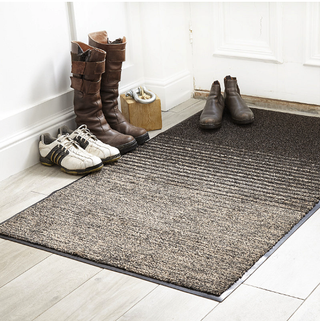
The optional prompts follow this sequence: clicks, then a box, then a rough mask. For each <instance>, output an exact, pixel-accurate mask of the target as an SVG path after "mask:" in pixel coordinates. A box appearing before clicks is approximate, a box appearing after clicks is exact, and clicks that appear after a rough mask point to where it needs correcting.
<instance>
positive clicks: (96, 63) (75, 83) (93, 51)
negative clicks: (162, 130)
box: [71, 41, 137, 154]
mask: <svg viewBox="0 0 320 321" xmlns="http://www.w3.org/2000/svg"><path fill="white" fill-rule="evenodd" d="M71 44H72V47H71V60H72V70H71V72H72V74H73V76H72V77H71V87H72V88H73V89H74V111H75V114H76V123H77V126H80V125H82V124H85V125H87V127H88V128H89V129H90V131H91V132H92V133H93V134H94V135H95V136H97V138H98V139H100V140H101V141H102V142H103V143H105V144H108V145H111V146H114V147H116V148H118V149H119V151H120V153H121V154H125V153H127V152H129V151H132V150H134V149H135V148H136V147H137V142H136V140H135V139H134V137H132V136H129V135H123V134H121V133H119V132H117V131H115V130H113V129H111V127H110V126H109V124H108V123H107V121H106V119H105V117H104V115H103V112H102V102H101V96H100V86H101V75H102V74H103V73H104V71H105V57H106V53H105V52H104V51H103V50H100V49H97V48H93V47H91V46H88V45H86V44H85V43H82V42H79V41H72V43H71Z"/></svg>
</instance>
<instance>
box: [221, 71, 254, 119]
mask: <svg viewBox="0 0 320 321" xmlns="http://www.w3.org/2000/svg"><path fill="white" fill-rule="evenodd" d="M224 87H225V90H224V98H225V107H226V109H227V110H228V111H229V112H230V114H231V118H232V120H233V122H235V123H237V124H250V123H252V122H253V121H254V115H253V112H252V111H251V109H250V108H249V107H248V106H247V104H246V102H245V101H244V100H243V99H242V97H241V95H240V89H239V86H238V83H237V78H235V77H231V76H226V77H225V78H224Z"/></svg>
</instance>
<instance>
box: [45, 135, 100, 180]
mask: <svg viewBox="0 0 320 321" xmlns="http://www.w3.org/2000/svg"><path fill="white" fill-rule="evenodd" d="M39 152H40V162H41V164H42V165H46V166H53V165H54V164H56V165H58V166H60V167H61V170H62V171H63V172H66V173H68V174H75V175H81V174H88V173H91V172H94V171H98V170H100V169H101V168H102V167H103V163H102V162H101V159H100V158H99V157H96V156H93V155H91V154H89V153H87V152H86V151H85V150H83V149H82V148H81V147H80V146H79V144H78V143H77V142H75V141H74V140H73V139H71V138H70V137H69V135H61V136H60V137H59V138H55V137H52V136H51V135H50V134H43V135H41V136H40V141H39Z"/></svg>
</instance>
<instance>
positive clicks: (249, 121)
mask: <svg viewBox="0 0 320 321" xmlns="http://www.w3.org/2000/svg"><path fill="white" fill-rule="evenodd" d="M231 119H232V121H233V122H234V123H235V124H239V125H248V124H251V123H253V122H254V119H250V120H236V119H234V118H231Z"/></svg>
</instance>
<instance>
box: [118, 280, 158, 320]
mask: <svg viewBox="0 0 320 321" xmlns="http://www.w3.org/2000/svg"><path fill="white" fill-rule="evenodd" d="M159 286H160V285H159V284H158V285H156V286H155V287H154V288H153V289H152V290H151V291H150V292H148V293H147V294H146V295H145V296H143V297H142V298H141V299H140V300H138V301H137V302H136V303H135V304H134V305H132V306H131V307H130V308H129V309H128V310H127V311H125V312H124V313H123V314H122V315H121V316H120V317H119V318H118V319H116V320H115V321H118V320H120V319H121V318H122V317H123V316H124V315H126V314H127V313H128V312H129V311H131V310H132V309H133V308H134V307H135V306H136V305H137V304H139V303H140V302H141V301H142V300H144V299H145V298H146V297H147V296H148V295H150V294H151V293H152V292H153V291H154V290H155V289H157V288H158V287H159Z"/></svg>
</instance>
